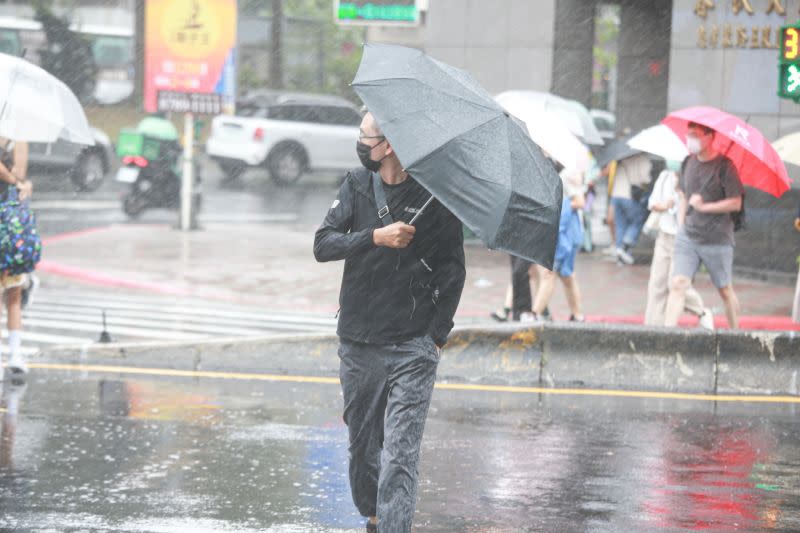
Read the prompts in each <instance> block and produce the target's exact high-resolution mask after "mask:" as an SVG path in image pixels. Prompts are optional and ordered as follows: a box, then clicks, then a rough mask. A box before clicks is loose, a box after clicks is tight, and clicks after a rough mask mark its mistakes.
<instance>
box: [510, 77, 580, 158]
mask: <svg viewBox="0 0 800 533" xmlns="http://www.w3.org/2000/svg"><path fill="white" fill-rule="evenodd" d="M495 100H497V103H499V104H500V105H501V106H503V108H505V110H506V111H508V112H509V113H511V114H512V115H514V116H515V117H517V118H518V119H520V120H521V121H522V122H524V123H525V126H526V127H527V128H528V133H529V134H530V136H531V139H533V142H535V143H536V144H538V145H539V147H540V148H541V149H542V150H544V151H545V152H547V153H548V154H550V156H551V157H552V158H553V159H555V160H556V161H558V162H559V163H561V164H562V165H564V168H565V169H569V170H570V171H575V172H586V170H588V168H589V149H588V148H587V147H586V146H585V145H584V144H583V143H582V142H581V141H579V140H578V138H577V137H576V136H575V135H574V134H573V133H572V132H571V131H570V130H569V128H568V127H567V125H566V124H565V123H564V121H562V120H561V119H560V117H559V116H558V115H557V114H555V113H554V112H552V111H543V110H542V109H541V107H540V106H538V105H536V104H531V101H530V100H529V99H526V98H519V97H518V96H517V95H516V93H515V92H512V93H503V94H501V95H498V96H497V97H496V98H495Z"/></svg>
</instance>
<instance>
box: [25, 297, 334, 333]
mask: <svg viewBox="0 0 800 533" xmlns="http://www.w3.org/2000/svg"><path fill="white" fill-rule="evenodd" d="M103 310H105V311H107V313H106V314H107V316H108V317H109V319H111V318H134V319H145V320H156V319H157V320H166V321H170V322H180V323H183V322H191V323H193V324H206V325H209V326H220V327H221V326H233V327H240V328H254V329H285V330H305V329H308V328H309V327H314V328H319V329H330V328H334V327H336V322H335V321H330V322H328V323H313V322H312V323H305V324H303V323H291V322H290V323H287V322H285V321H274V320H259V319H253V318H229V317H224V316H219V315H216V316H212V315H207V314H197V313H185V312H170V311H169V309H164V308H158V310H156V309H151V310H130V309H126V308H114V309H110V308H109V307H108V306H105V307H103V308H100V307H97V306H70V305H66V304H44V303H41V302H38V301H37V302H36V304H35V305H34V306H33V307H32V308H31V310H30V311H26V313H38V312H46V313H60V314H62V315H72V314H76V313H77V314H83V315H86V317H87V319H88V320H91V321H100V320H101V317H102V311H103Z"/></svg>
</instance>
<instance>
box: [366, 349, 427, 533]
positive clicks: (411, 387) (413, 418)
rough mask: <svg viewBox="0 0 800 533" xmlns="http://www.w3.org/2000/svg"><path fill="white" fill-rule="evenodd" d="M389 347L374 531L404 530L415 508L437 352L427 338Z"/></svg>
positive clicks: (403, 532)
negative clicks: (387, 381) (386, 398)
mask: <svg viewBox="0 0 800 533" xmlns="http://www.w3.org/2000/svg"><path fill="white" fill-rule="evenodd" d="M393 351H394V352H395V353H387V360H391V363H389V364H391V366H392V371H391V375H390V378H389V398H388V402H387V406H386V419H385V422H384V435H385V440H384V445H383V453H382V454H381V475H380V481H379V484H378V530H379V531H380V533H408V532H410V531H411V523H412V520H413V518H414V508H415V507H416V500H417V476H418V471H417V466H418V463H419V450H420V446H421V444H422V433H423V430H424V429H425V419H426V418H427V416H428V407H429V406H430V403H431V395H432V394H433V384H434V381H435V380H436V367H437V366H438V364H439V353H438V349H437V348H436V346H435V345H434V343H433V340H432V339H431V338H430V337H429V336H425V337H419V338H416V339H412V340H411V341H408V342H405V343H402V344H400V345H398V346H397V347H396V348H394V349H393Z"/></svg>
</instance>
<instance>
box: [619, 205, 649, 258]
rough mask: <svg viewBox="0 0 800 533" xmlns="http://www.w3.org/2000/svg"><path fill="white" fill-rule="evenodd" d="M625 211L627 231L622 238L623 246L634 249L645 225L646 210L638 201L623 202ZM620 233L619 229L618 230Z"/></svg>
mask: <svg viewBox="0 0 800 533" xmlns="http://www.w3.org/2000/svg"><path fill="white" fill-rule="evenodd" d="M623 203H624V206H625V207H624V210H625V231H624V235H623V236H622V239H621V240H622V246H623V247H625V248H626V249H627V248H633V247H634V246H636V243H637V242H638V240H639V233H640V232H641V231H642V224H643V223H644V209H643V208H642V204H640V203H639V202H637V201H636V200H628V199H625V200H623ZM617 231H619V228H617Z"/></svg>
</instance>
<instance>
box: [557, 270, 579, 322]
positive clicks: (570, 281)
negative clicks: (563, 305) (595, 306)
mask: <svg viewBox="0 0 800 533" xmlns="http://www.w3.org/2000/svg"><path fill="white" fill-rule="evenodd" d="M561 283H563V284H564V292H565V293H566V295H567V303H568V304H569V310H570V313H571V314H572V316H573V317H574V318H575V319H577V320H582V319H583V309H582V308H581V290H580V287H578V278H577V277H575V274H574V273H573V274H570V275H569V276H561Z"/></svg>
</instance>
